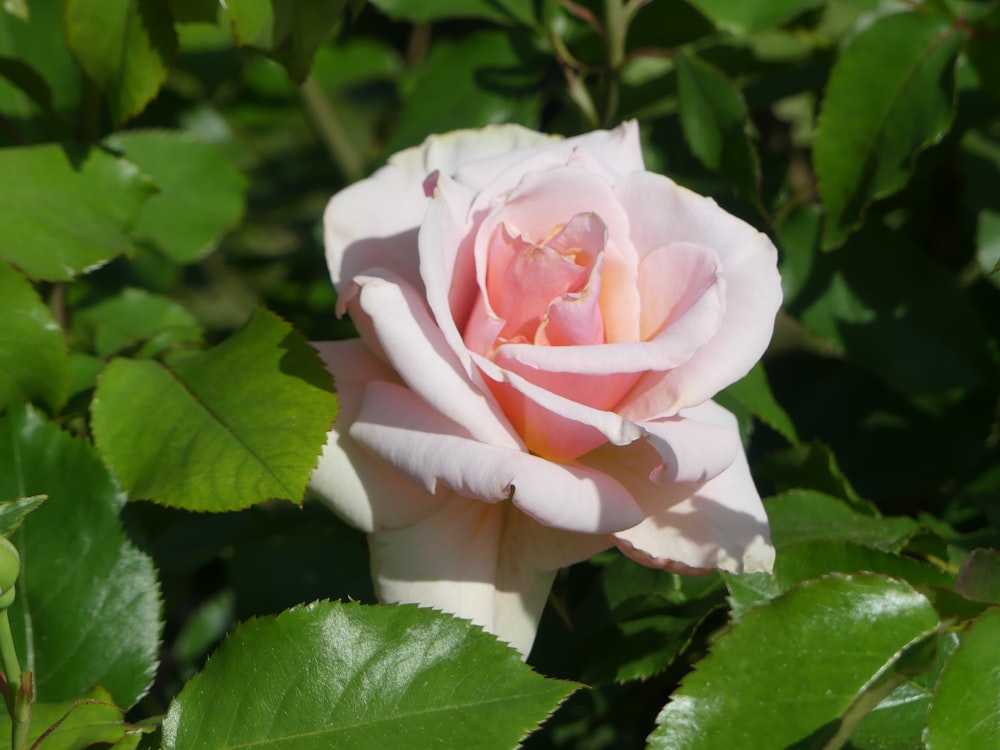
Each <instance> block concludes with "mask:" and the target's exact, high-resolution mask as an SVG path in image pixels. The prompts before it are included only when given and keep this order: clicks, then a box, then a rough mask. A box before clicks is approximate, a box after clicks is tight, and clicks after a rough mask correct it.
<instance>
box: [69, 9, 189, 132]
mask: <svg viewBox="0 0 1000 750" xmlns="http://www.w3.org/2000/svg"><path fill="white" fill-rule="evenodd" d="M64 23H65V27H66V44H67V46H68V47H69V48H70V50H71V51H72V52H73V54H74V55H76V58H77V60H79V61H80V65H81V67H83V69H84V70H85V71H87V75H88V76H90V78H91V79H92V80H93V81H94V83H96V84H97V85H98V86H99V87H100V89H101V91H103V92H104V96H105V98H106V100H107V102H108V107H109V108H110V110H111V119H112V120H114V122H115V124H116V125H120V124H122V123H123V122H125V121H126V120H128V119H130V118H132V117H134V116H135V115H137V114H139V113H140V112H142V110H143V109H145V108H146V105H147V104H149V102H150V101H151V100H152V99H153V97H155V96H156V94H157V92H158V91H159V90H160V86H162V85H163V82H164V81H165V80H166V78H167V72H168V71H169V70H170V66H171V65H172V64H173V62H174V58H175V57H176V56H177V34H176V32H175V31H174V20H173V17H172V15H171V13H170V7H169V4H168V3H167V0H104V1H103V2H100V3H95V2H93V0H65V15H64Z"/></svg>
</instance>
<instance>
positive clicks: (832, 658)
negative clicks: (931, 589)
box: [649, 574, 938, 750]
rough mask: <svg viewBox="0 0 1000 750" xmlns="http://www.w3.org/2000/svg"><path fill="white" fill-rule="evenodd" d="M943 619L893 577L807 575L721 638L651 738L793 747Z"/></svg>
mask: <svg viewBox="0 0 1000 750" xmlns="http://www.w3.org/2000/svg"><path fill="white" fill-rule="evenodd" d="M937 626H938V618H937V614H936V613H935V611H934V608H933V607H932V606H931V605H930V603H929V602H928V601H927V600H926V599H925V598H924V597H923V596H921V595H920V594H919V593H917V592H916V591H915V590H914V589H913V588H912V587H911V586H909V585H908V584H906V583H902V582H900V581H896V580H893V579H891V578H886V577H883V576H878V575H874V574H858V575H852V576H845V575H839V574H835V575H831V576H829V577H826V578H821V579H816V580H812V581H808V582H806V583H803V584H801V585H800V586H799V587H797V588H794V589H793V590H791V591H789V592H788V593H787V594H785V595H784V596H782V597H780V598H778V599H776V600H775V601H774V602H773V603H772V604H771V605H769V606H766V607H760V608H757V609H754V610H751V611H750V612H748V613H746V615H745V616H744V617H743V619H742V620H741V621H740V622H738V623H736V624H734V625H733V627H732V630H730V631H729V632H727V633H726V634H725V635H723V636H721V637H720V638H719V640H718V641H716V643H715V644H714V645H713V646H712V650H711V652H710V653H709V655H708V656H707V657H705V658H704V659H702V660H701V661H700V662H699V663H698V665H697V667H696V669H695V671H694V672H692V673H691V674H689V675H688V676H687V677H685V678H684V681H683V683H682V684H681V687H680V688H679V689H678V690H677V691H676V692H675V693H674V695H673V698H672V700H671V701H670V702H669V703H668V704H667V705H666V707H665V708H664V709H663V712H662V713H661V714H660V716H659V718H658V720H657V721H658V724H659V726H658V727H657V729H656V730H655V731H654V732H653V734H652V735H650V738H649V747H650V748H651V750H660V749H661V748H662V749H664V750H665V749H666V748H669V749H670V750H684V748H697V750H715V748H719V749H720V750H722V749H723V748H725V750H731V749H732V748H736V747H738V748H742V749H745V750H766V749H770V748H773V749H774V750H784V749H785V748H788V747H790V746H792V745H794V744H795V743H796V742H801V741H805V740H807V739H814V738H816V737H817V736H825V735H828V734H832V732H831V730H833V731H836V729H837V726H838V724H839V721H840V718H841V717H842V716H843V715H844V714H845V713H846V712H847V711H848V710H849V709H850V708H851V707H852V705H853V704H854V702H855V700H856V699H857V698H858V697H859V696H861V695H862V694H863V693H864V691H865V690H866V689H867V688H868V686H869V684H870V683H871V682H872V681H873V680H874V679H875V678H876V677H878V676H879V675H881V674H882V673H883V672H884V671H885V670H887V669H889V668H891V667H892V665H893V664H894V663H895V662H896V660H897V659H899V658H900V656H901V655H902V654H903V651H904V650H905V649H906V648H907V647H908V646H909V645H910V644H912V643H915V642H917V641H919V640H921V639H923V638H926V637H927V636H928V635H930V634H931V633H933V632H934V631H935V630H936V629H937ZM763 644H766V647H762V646H763Z"/></svg>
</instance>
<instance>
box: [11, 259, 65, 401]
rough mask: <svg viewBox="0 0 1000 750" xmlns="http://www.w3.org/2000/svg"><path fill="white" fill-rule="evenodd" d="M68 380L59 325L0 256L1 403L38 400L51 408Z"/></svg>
mask: <svg viewBox="0 0 1000 750" xmlns="http://www.w3.org/2000/svg"><path fill="white" fill-rule="evenodd" d="M68 385H69V353H68V350H67V348H66V340H65V338H64V337H63V332H62V328H60V327H59V323H57V322H56V320H55V318H53V317H52V313H51V312H50V311H49V308H48V307H46V306H45V304H44V303H43V302H42V300H41V299H40V298H39V296H38V294H37V293H36V292H35V290H34V288H33V287H32V286H31V284H30V283H29V282H28V281H27V280H26V279H25V278H24V277H23V276H21V274H19V273H18V272H17V271H16V270H14V269H13V268H11V266H9V265H7V264H6V263H3V262H0V408H2V407H3V406H5V405H6V404H9V403H12V402H14V401H38V402H41V403H44V404H45V405H46V406H47V407H48V408H49V409H51V410H52V411H55V410H57V409H59V407H60V406H61V405H62V403H63V401H65V399H66V395H67V394H66V389H67V386H68Z"/></svg>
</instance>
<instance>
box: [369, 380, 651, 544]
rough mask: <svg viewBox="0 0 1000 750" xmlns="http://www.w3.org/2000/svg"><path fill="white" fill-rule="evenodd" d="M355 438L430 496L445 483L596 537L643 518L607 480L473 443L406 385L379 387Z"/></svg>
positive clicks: (585, 471)
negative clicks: (508, 502) (420, 485)
mask: <svg viewBox="0 0 1000 750" xmlns="http://www.w3.org/2000/svg"><path fill="white" fill-rule="evenodd" d="M350 435H351V437H352V438H353V439H354V440H356V441H358V442H359V443H361V444H362V445H364V446H366V447H367V448H368V449H369V450H371V451H372V452H374V453H376V454H377V455H378V456H379V457H380V458H382V460H384V461H385V462H386V463H388V464H390V465H391V466H394V467H395V468H396V469H398V470H399V471H401V472H403V473H404V474H406V475H407V476H409V477H412V478H413V479H414V480H415V481H417V482H420V483H421V484H422V486H423V488H424V489H425V490H426V491H427V492H432V493H433V492H435V491H437V489H438V482H442V483H444V484H445V485H447V486H448V487H450V488H451V489H452V490H454V491H455V492H457V493H458V494H460V495H462V496H464V497H470V498H476V499H479V500H482V501H485V502H487V503H497V502H501V501H504V500H508V499H513V503H514V505H516V506H517V507H519V508H520V509H521V510H523V511H524V512H525V513H527V514H528V515H530V516H532V517H533V518H535V519H536V520H538V521H540V522H541V523H543V524H545V525H547V526H554V527H557V528H562V529H566V530H568V531H579V532H584V533H588V534H601V533H606V532H609V531H618V530H621V529H625V528H628V527H630V526H632V525H634V524H635V523H638V521H639V520H640V519H641V518H642V515H641V514H640V512H639V509H638V507H637V506H636V504H635V502H634V501H633V500H632V498H631V496H630V495H629V493H628V492H627V491H626V490H625V489H624V488H623V487H622V486H621V485H620V484H618V483H617V482H616V481H614V480H613V479H610V478H609V477H608V476H606V475H605V474H603V473H601V472H598V471H594V470H593V469H590V468H588V467H582V466H575V465H567V464H558V463H554V462H552V461H546V460H545V459H542V458H538V457H537V456H532V455H531V454H529V453H524V452H522V451H518V450H514V449H511V448H503V447H498V446H494V445H487V444H485V443H482V442H479V441H477V440H474V439H471V438H470V437H469V435H468V433H467V432H466V431H465V430H464V429H463V428H462V427H461V426H459V425H458V424H456V423H454V422H452V421H450V420H448V419H446V418H445V417H443V416H442V415H441V414H440V413H438V412H437V411H435V410H434V409H432V408H430V407H429V406H427V404H425V403H424V402H423V401H421V400H420V399H419V398H417V397H416V396H415V395H414V394H413V393H412V392H411V391H409V390H407V389H406V388H404V387H401V386H397V385H392V384H389V383H382V382H375V383H372V384H371V385H370V386H369V388H368V390H367V391H366V392H365V397H364V404H363V406H362V409H361V413H360V414H359V415H358V417H357V419H356V420H355V422H354V424H353V426H352V427H351V430H350Z"/></svg>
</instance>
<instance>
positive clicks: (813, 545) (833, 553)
mask: <svg viewBox="0 0 1000 750" xmlns="http://www.w3.org/2000/svg"><path fill="white" fill-rule="evenodd" d="M860 571H867V572H871V573H881V574H883V575H887V576H893V577H894V578H900V579H902V580H904V581H907V582H909V583H911V584H912V585H914V586H916V585H918V584H925V583H928V584H934V585H938V586H948V585H950V584H951V582H952V576H951V575H949V574H948V573H945V572H944V571H942V570H939V569H937V568H934V567H932V566H930V565H927V564H925V563H922V562H919V561H917V560H914V559H912V558H907V557H900V556H899V555H894V554H891V553H889V552H885V551H883V550H879V549H874V548H872V547H864V546H861V545H860V544H857V543H856V542H848V541H843V540H839V539H838V540H833V539H827V540H823V539H815V540H812V541H808V542H801V543H797V544H791V545H788V546H784V547H781V548H780V550H779V552H778V555H777V557H776V559H775V561H774V572H773V573H749V574H745V575H732V574H729V573H724V574H723V577H724V578H725V580H726V585H727V586H728V587H729V602H730V604H731V606H732V612H733V617H734V618H736V619H738V618H740V617H742V616H743V614H744V613H745V612H746V611H747V610H749V609H752V608H753V607H756V606H759V605H761V604H766V603H767V602H769V601H770V600H772V599H774V598H775V597H777V596H780V595H781V594H783V593H785V592H786V591H788V590H789V589H791V588H792V587H793V586H794V585H795V584H797V583H800V582H802V581H806V580H809V579H810V578H818V577H819V576H822V575H825V574H826V573H834V572H836V573H857V572H860Z"/></svg>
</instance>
